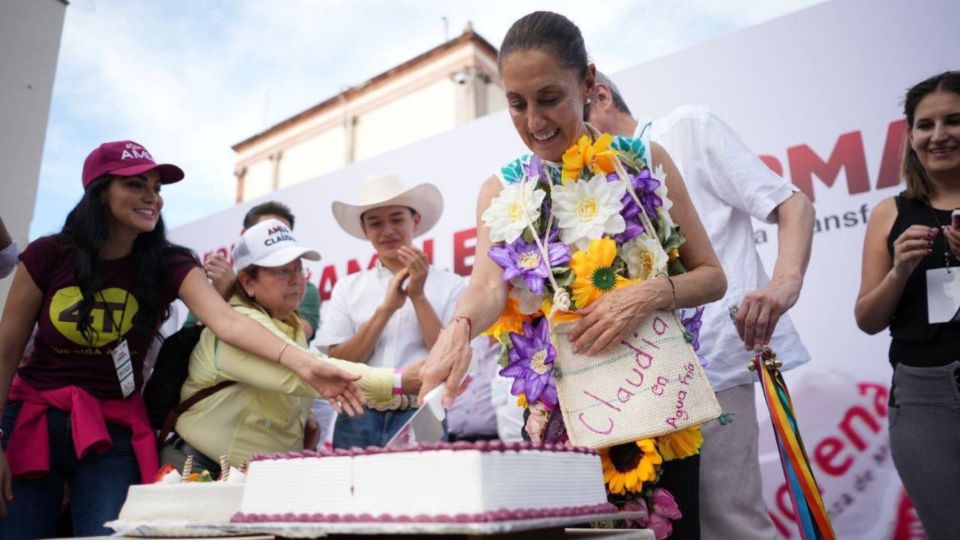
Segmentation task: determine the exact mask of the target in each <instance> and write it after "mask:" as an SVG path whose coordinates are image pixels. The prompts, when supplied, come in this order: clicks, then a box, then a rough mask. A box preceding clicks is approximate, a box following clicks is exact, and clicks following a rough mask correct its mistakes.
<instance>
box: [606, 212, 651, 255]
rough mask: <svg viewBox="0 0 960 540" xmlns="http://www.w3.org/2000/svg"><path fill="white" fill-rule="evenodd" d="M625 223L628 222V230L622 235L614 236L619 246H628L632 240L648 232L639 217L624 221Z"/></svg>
mask: <svg viewBox="0 0 960 540" xmlns="http://www.w3.org/2000/svg"><path fill="white" fill-rule="evenodd" d="M634 206H636V205H634ZM624 221H626V222H627V228H626V229H624V230H623V232H622V233H619V234H615V235H613V241H614V242H616V243H617V245H618V246H622V245H624V244H626V243H627V242H629V241H630V240H632V239H634V238H636V237H638V236H640V235H641V234H643V231H645V230H646V229H645V228H644V227H643V223H640V218H639V217H636V216H635V217H633V218H631V219H624Z"/></svg>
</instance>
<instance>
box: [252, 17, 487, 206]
mask: <svg viewBox="0 0 960 540" xmlns="http://www.w3.org/2000/svg"><path fill="white" fill-rule="evenodd" d="M504 108H506V99H505V98H504V96H503V89H502V86H501V83H500V77H499V75H498V73H497V50H496V48H495V47H493V45H491V44H490V43H488V42H487V41H486V40H485V39H483V38H482V37H480V36H479V35H478V34H476V33H475V32H474V31H473V30H472V28H471V27H470V26H469V25H468V26H467V28H466V29H465V30H464V32H463V33H462V34H461V35H460V36H459V37H457V38H455V39H452V40H450V41H447V42H446V43H443V44H442V45H440V46H438V47H435V48H433V49H431V50H429V51H427V52H425V53H423V54H421V55H419V56H417V57H415V58H412V59H411V60H408V61H407V62H404V63H403V64H400V65H398V66H396V67H394V68H392V69H390V70H388V71H385V72H383V73H381V74H379V75H377V76H375V77H373V78H372V79H370V80H368V81H366V82H364V83H362V84H360V85H358V86H355V87H352V88H349V89H346V90H344V91H343V92H341V93H340V94H338V95H336V96H333V97H331V98H329V99H327V100H325V101H323V102H321V103H319V104H317V105H315V106H313V107H311V108H310V109H307V110H305V111H303V112H301V113H299V114H297V115H295V116H293V117H291V118H288V119H286V120H284V121H282V122H280V123H278V124H276V125H274V126H271V127H270V128H268V129H266V130H264V131H263V132H261V133H258V134H256V135H254V136H252V137H250V138H248V139H246V140H244V141H241V142H239V143H237V144H235V145H234V146H233V149H234V151H236V152H237V161H236V168H235V170H234V174H235V175H236V178H237V197H236V200H237V202H243V201H248V200H251V199H255V198H257V197H261V196H263V195H266V194H269V193H271V192H273V191H275V190H277V189H280V188H283V187H287V186H290V185H293V184H297V183H300V182H303V181H305V180H309V179H311V178H315V177H317V176H320V175H322V174H324V173H327V172H330V171H333V170H336V169H339V168H341V167H343V166H345V165H347V164H349V163H352V162H354V161H359V160H362V159H365V158H369V157H372V156H375V155H378V154H382V153H384V152H387V151H390V150H394V149H396V148H399V147H401V146H404V145H407V144H410V143H412V142H415V141H418V140H421V139H424V138H426V137H429V136H432V135H435V134H437V133H440V132H442V131H445V130H448V129H450V128H453V127H455V126H458V125H460V124H463V123H466V122H469V121H471V120H473V119H475V118H478V117H480V116H483V115H485V114H488V113H490V112H495V111H499V110H502V109H504Z"/></svg>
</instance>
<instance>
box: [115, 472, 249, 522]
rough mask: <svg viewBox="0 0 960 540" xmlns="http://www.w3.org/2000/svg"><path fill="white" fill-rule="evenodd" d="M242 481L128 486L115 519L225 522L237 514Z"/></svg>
mask: <svg viewBox="0 0 960 540" xmlns="http://www.w3.org/2000/svg"><path fill="white" fill-rule="evenodd" d="M242 497H243V484H241V483H237V484H231V483H227V482H184V483H182V484H146V485H142V486H130V491H128V492H127V500H126V501H125V502H124V503H123V508H122V509H121V510H120V517H119V518H118V519H117V520H118V521H121V522H124V523H135V524H144V525H150V524H158V525H171V524H191V523H203V524H209V523H226V522H229V521H230V518H231V517H233V515H234V514H236V513H237V509H239V508H240V500H241V498H242Z"/></svg>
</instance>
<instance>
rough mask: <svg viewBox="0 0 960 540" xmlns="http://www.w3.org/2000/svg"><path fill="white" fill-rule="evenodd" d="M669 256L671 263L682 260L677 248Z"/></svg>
mask: <svg viewBox="0 0 960 540" xmlns="http://www.w3.org/2000/svg"><path fill="white" fill-rule="evenodd" d="M667 256H668V257H669V258H670V260H671V261H675V260H677V259H679V258H680V250H679V249H677V248H673V249H671V250H670V252H669V253H667Z"/></svg>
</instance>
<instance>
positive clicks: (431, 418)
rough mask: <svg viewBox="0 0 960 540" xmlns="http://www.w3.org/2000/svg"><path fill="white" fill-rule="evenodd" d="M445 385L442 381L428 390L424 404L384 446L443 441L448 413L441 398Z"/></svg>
mask: <svg viewBox="0 0 960 540" xmlns="http://www.w3.org/2000/svg"><path fill="white" fill-rule="evenodd" d="M445 387H446V385H445V384H443V383H440V386H437V387H436V388H434V389H433V390H430V391H429V392H427V395H426V396H425V397H424V398H423V405H422V406H421V407H420V408H419V409H417V411H416V412H415V413H413V416H411V417H410V419H409V420H407V421H406V422H405V423H404V424H403V426H401V427H400V430H399V431H397V433H396V434H395V435H394V436H393V437H392V438H391V439H390V442H388V443H387V445H386V446H385V447H384V448H392V447H398V446H408V445H413V444H417V443H425V442H437V441H442V440H443V419H444V418H445V417H446V415H447V413H446V410H445V409H444V408H443V404H442V403H441V402H440V398H441V397H442V396H443V389H444V388H445Z"/></svg>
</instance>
